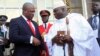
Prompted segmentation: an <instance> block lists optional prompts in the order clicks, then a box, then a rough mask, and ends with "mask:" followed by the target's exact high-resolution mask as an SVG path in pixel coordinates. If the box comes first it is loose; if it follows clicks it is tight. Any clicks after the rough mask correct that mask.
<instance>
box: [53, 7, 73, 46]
mask: <svg viewBox="0 0 100 56" xmlns="http://www.w3.org/2000/svg"><path fill="white" fill-rule="evenodd" d="M53 12H54V16H55V18H56V19H58V20H59V19H62V18H65V17H66V16H67V10H66V7H65V6H62V7H58V8H55V9H54V10H53ZM52 41H53V43H57V44H58V45H63V44H65V43H69V42H72V41H73V40H72V38H71V36H69V35H65V34H64V35H62V36H60V35H59V34H57V35H56V36H55V37H54V38H53V39H52Z"/></svg>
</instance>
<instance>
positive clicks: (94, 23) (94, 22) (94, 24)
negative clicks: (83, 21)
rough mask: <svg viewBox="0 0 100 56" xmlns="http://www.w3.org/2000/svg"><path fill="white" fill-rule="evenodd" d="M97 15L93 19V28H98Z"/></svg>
mask: <svg viewBox="0 0 100 56" xmlns="http://www.w3.org/2000/svg"><path fill="white" fill-rule="evenodd" d="M96 17H97V16H96V15H95V16H94V17H93V21H92V26H93V30H96V29H97V19H96Z"/></svg>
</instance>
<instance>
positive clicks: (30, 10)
mask: <svg viewBox="0 0 100 56" xmlns="http://www.w3.org/2000/svg"><path fill="white" fill-rule="evenodd" d="M22 10H23V15H24V16H25V17H26V18H28V19H30V20H31V19H32V18H33V16H34V13H35V7H34V5H33V4H32V3H24V5H23V7H22Z"/></svg>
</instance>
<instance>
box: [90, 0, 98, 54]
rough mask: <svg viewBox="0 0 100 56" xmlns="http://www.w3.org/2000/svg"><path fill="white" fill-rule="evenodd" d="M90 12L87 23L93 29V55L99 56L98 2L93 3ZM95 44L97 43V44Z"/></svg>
mask: <svg viewBox="0 0 100 56" xmlns="http://www.w3.org/2000/svg"><path fill="white" fill-rule="evenodd" d="M91 10H92V13H93V15H92V16H91V17H90V18H89V19H88V22H89V24H90V25H91V27H92V29H93V32H94V38H95V40H94V41H93V44H94V47H93V49H94V50H93V55H94V56H100V53H99V52H100V1H93V2H92V6H91ZM95 42H97V44H96V43H95Z"/></svg>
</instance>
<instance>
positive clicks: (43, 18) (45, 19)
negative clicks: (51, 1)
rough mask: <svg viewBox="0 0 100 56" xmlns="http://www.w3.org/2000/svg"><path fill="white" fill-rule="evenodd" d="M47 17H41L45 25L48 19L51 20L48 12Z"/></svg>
mask: <svg viewBox="0 0 100 56" xmlns="http://www.w3.org/2000/svg"><path fill="white" fill-rule="evenodd" d="M45 13H46V14H47V15H41V18H42V22H43V23H47V22H48V19H49V14H48V13H47V12H45Z"/></svg>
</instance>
